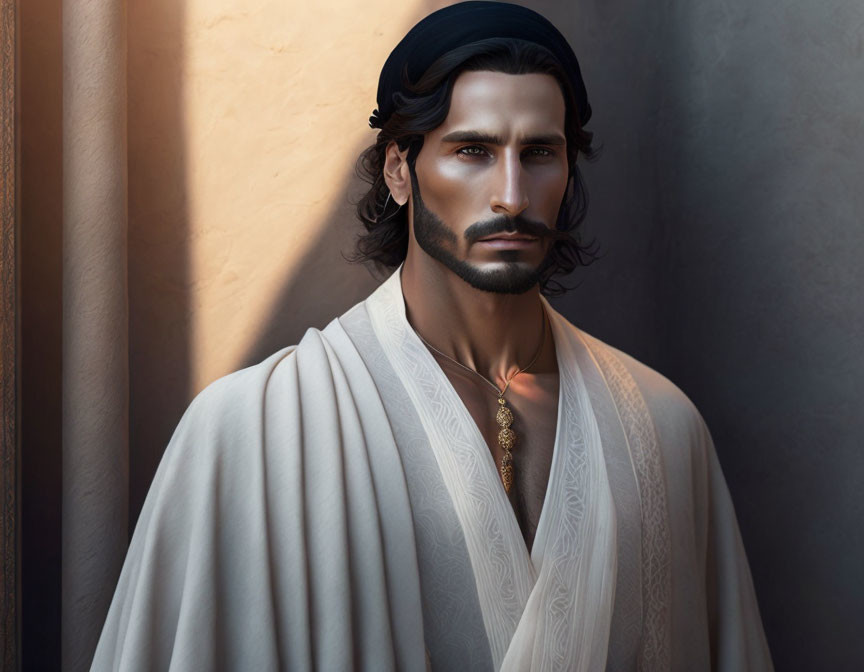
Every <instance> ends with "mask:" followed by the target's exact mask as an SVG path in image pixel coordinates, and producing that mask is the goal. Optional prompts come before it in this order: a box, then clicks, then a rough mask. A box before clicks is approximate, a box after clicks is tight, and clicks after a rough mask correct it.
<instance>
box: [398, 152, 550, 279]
mask: <svg viewBox="0 0 864 672" xmlns="http://www.w3.org/2000/svg"><path fill="white" fill-rule="evenodd" d="M408 172H409V173H410V174H411V187H412V196H413V199H414V237H415V238H416V240H417V244H418V245H419V246H420V248H421V249H422V250H423V251H424V252H425V253H426V254H428V255H429V256H430V257H432V258H433V259H435V260H436V261H438V262H440V263H441V264H443V265H444V266H445V267H446V268H447V269H449V270H450V271H452V272H453V273H454V274H456V275H457V276H458V277H460V278H462V280H464V281H465V282H467V283H468V284H469V285H470V286H471V287H473V288H474V289H478V290H480V291H482V292H492V293H494V294H524V293H525V292H527V291H529V290H530V289H532V288H533V287H534V286H535V285H537V284H538V283H539V282H540V278H541V277H542V273H543V270H544V269H545V267H546V264H547V263H548V261H549V256H550V252H551V250H552V246H551V245H549V248H548V250H547V252H546V256H545V257H544V259H543V261H542V262H541V263H540V264H539V265H538V266H537V267H533V268H532V267H529V268H526V267H525V265H524V264H521V263H519V261H520V259H521V255H522V252H521V251H520V250H499V251H498V252H497V253H498V255H499V257H500V259H501V261H502V262H504V264H503V265H499V267H498V268H495V269H492V270H480V269H478V268H477V267H475V266H474V265H472V264H471V263H470V262H467V261H464V260H462V259H459V258H458V257H456V256H455V255H454V254H453V252H452V251H451V250H453V249H456V248H457V246H458V243H459V239H458V237H457V236H456V234H455V233H454V232H453V231H451V230H450V229H449V228H448V227H447V226H446V225H445V224H444V222H443V221H442V220H441V219H440V218H439V217H438V216H437V215H436V214H435V213H434V212H432V211H431V210H429V209H428V208H427V207H426V205H425V204H424V203H423V197H422V196H421V195H420V185H419V184H418V182H417V173H416V172H415V170H414V166H413V165H411V164H410V163H409V164H408ZM514 219H515V220H516V224H515V226H514V228H513V229H510V228H508V229H507V230H522V231H524V232H526V233H531V235H535V234H536V233H537V231H536V229H532V230H531V231H526V230H525V229H524V228H521V227H520V226H519V223H518V220H519V218H518V217H517V218H514ZM486 235H488V234H486ZM481 237H482V236H481Z"/></svg>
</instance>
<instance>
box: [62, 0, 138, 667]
mask: <svg viewBox="0 0 864 672" xmlns="http://www.w3.org/2000/svg"><path fill="white" fill-rule="evenodd" d="M62 11H63V404H62V405H63V423H62V430H63V500H62V506H63V513H62V527H63V531H62V558H63V559H62V573H61V584H62V585H61V601H62V606H61V658H62V667H63V670H64V672H78V671H79V670H82V671H83V670H88V669H89V667H90V662H91V660H92V657H93V652H94V651H95V648H96V644H97V642H98V640H99V635H100V632H101V629H102V625H103V623H104V621H105V615H106V614H107V612H108V607H109V605H110V603H111V597H112V595H113V592H114V587H115V585H116V583H117V578H118V576H119V574H120V569H121V568H122V565H123V559H124V557H125V554H126V547H127V540H128V509H129V329H128V322H129V306H128V303H129V302H128V289H127V192H128V179H127V133H126V3H125V0H89V1H88V2H79V1H77V0H64V2H63V8H62Z"/></svg>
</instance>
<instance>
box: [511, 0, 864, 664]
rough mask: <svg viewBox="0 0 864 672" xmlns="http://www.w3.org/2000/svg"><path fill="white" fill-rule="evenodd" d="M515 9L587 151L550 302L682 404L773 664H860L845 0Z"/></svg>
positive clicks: (851, 27) (854, 229)
mask: <svg viewBox="0 0 864 672" xmlns="http://www.w3.org/2000/svg"><path fill="white" fill-rule="evenodd" d="M526 4H530V6H532V7H534V8H536V9H538V10H539V11H541V12H544V13H545V14H547V15H548V16H550V18H553V17H554V20H555V22H556V23H557V24H558V25H559V26H560V27H561V28H562V30H564V31H565V32H566V33H567V35H568V37H569V38H570V39H571V41H572V43H573V46H574V49H575V50H576V52H577V55H578V56H579V59H580V63H581V64H582V68H583V74H584V77H585V80H586V84H587V87H588V92H589V99H590V101H591V104H592V107H593V109H594V116H593V118H592V120H591V122H590V123H589V125H588V129H589V130H593V131H595V132H596V139H597V140H599V141H601V142H602V143H603V144H604V147H605V149H604V154H603V156H602V158H601V159H600V160H599V161H598V162H596V163H593V164H586V165H584V167H583V174H584V175H585V177H586V181H587V184H588V188H589V191H590V195H591V208H590V212H589V219H588V221H587V223H586V233H587V234H588V236H589V238H590V237H594V238H596V239H597V240H598V242H599V243H600V244H601V245H602V247H603V249H604V250H605V251H606V253H607V256H606V257H605V258H604V259H601V260H600V261H598V262H597V263H595V264H593V265H592V266H591V267H590V268H588V269H584V270H583V271H581V272H577V273H576V274H574V276H573V278H579V279H582V284H581V285H580V287H579V288H578V289H577V290H576V291H574V292H571V293H570V294H569V295H567V296H566V297H563V298H562V299H560V300H554V301H553V303H554V304H555V305H556V307H558V308H559V309H560V310H562V312H564V313H565V314H566V315H567V316H568V317H569V318H570V319H571V320H572V321H573V322H574V323H576V324H578V325H579V326H581V327H582V328H584V329H585V330H587V331H589V332H590V333H593V334H594V335H596V336H598V337H600V338H602V339H604V340H606V341H607V342H609V343H611V344H613V345H616V346H617V347H620V348H621V349H623V350H625V351H627V352H629V353H631V354H633V355H634V356H636V357H637V358H639V359H641V360H642V361H644V362H645V363H647V364H649V365H651V366H653V367H654V368H656V369H658V370H659V371H661V372H662V373H664V374H665V375H666V376H667V377H669V378H670V379H671V380H672V381H673V382H675V383H676V384H677V385H678V386H679V387H681V389H683V390H684V391H685V392H686V393H687V394H688V396H689V397H690V398H691V399H692V400H693V401H694V403H695V404H696V406H697V407H698V408H699V409H700V411H701V412H702V414H703V416H704V417H705V419H706V421H707V423H708V426H709V428H710V429H711V432H712V435H713V438H714V441H715V444H716V447H717V451H718V454H719V457H720V461H721V463H722V466H723V469H724V472H725V474H726V477H727V480H728V483H729V488H730V490H731V492H732V496H733V499H734V502H735V506H736V510H737V513H738V517H739V522H740V526H741V531H742V535H743V537H744V543H745V545H746V548H747V552H748V557H749V559H750V565H751V569H752V572H753V579H754V583H755V585H756V590H757V593H758V597H759V602H760V607H761V611H762V616H763V620H764V624H765V629H766V632H767V636H768V639H769V643H770V645H771V648H772V654H773V656H774V661H775V665H776V667H777V669H778V670H782V671H785V670H808V671H809V670H862V669H864V580H862V570H864V520H862V518H864V517H862V510H864V505H862V502H864V497H862V495H861V492H860V490H861V487H862V482H864V450H862V448H864V439H862V436H864V404H862V391H864V389H862V388H864V383H862V381H864V355H862V349H864V294H862V289H861V288H862V284H864V271H862V266H861V258H862V256H864V227H862V220H864V122H862V116H864V3H861V2H860V0H857V1H852V0H846V1H843V0H827V1H826V2H816V0H810V1H809V2H800V1H799V2H784V3H777V2H773V1H771V0H751V1H748V0H730V1H729V2H716V1H702V2H675V3H669V2H659V3H648V2H643V3H639V2H635V1H633V0H631V1H630V2H615V3H608V2H605V3H604V2H596V3H592V2H580V3H578V5H576V7H577V9H576V11H570V12H563V11H562V9H561V7H562V5H561V3H553V2H532V3H526Z"/></svg>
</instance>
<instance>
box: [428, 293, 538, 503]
mask: <svg viewBox="0 0 864 672" xmlns="http://www.w3.org/2000/svg"><path fill="white" fill-rule="evenodd" d="M546 320H547V316H546V310H545V309H544V310H543V339H542V340H541V341H540V347H539V348H537V352H536V353H534V358H533V359H532V360H531V363H530V364H528V366H525V367H523V368H521V369H519V370H518V371H517V372H516V373H514V374H513V375H512V376H510V378H509V379H508V380H507V383H506V384H505V385H504V389H503V390H499V389H498V386H497V385H496V384H495V383H493V382H492V381H491V380H489V379H488V378H487V377H486V376H484V375H483V374H482V373H480V372H479V371H475V370H474V369H472V368H470V367H468V366H465V365H464V364H462V363H461V362H457V361H456V360H455V359H453V358H452V357H450V356H448V355H445V354H444V353H443V352H441V351H440V350H439V349H438V348H436V347H435V346H434V345H432V344H431V343H429V342H428V341H427V340H426V339H425V338H423V337H422V336H420V334H419V333H418V332H416V330H415V333H417V335H418V336H420V340H421V341H423V342H424V343H425V344H426V345H427V346H428V347H429V348H431V349H432V350H434V351H435V352H437V353H438V354H439V355H441V356H442V357H445V358H446V359H449V360H450V361H451V362H453V363H454V364H456V365H457V366H460V367H462V368H463V369H465V370H466V371H470V372H471V373H474V374H476V375H478V376H480V377H481V378H482V379H483V380H485V381H486V382H487V383H489V384H490V385H491V386H492V387H493V388H494V389H495V392H496V393H497V394H498V404H499V406H498V410H497V412H496V413H495V422H497V423H498V427H500V429H499V430H498V446H499V447H500V448H501V449H502V450H503V451H504V456H503V457H502V458H501V468H500V471H501V483H502V484H503V485H504V492H506V493H508V494H509V493H510V488H511V487H513V446H514V445H516V432H514V431H513V430H512V429H511V428H510V425H511V424H513V411H511V410H510V409H509V408H508V407H507V400H506V399H504V393H505V392H506V391H507V388H508V387H510V381H512V380H513V379H514V378H515V377H516V376H518V375H519V374H520V373H522V372H523V371H525V370H527V369H530V368H531V367H532V366H533V365H534V362H536V361H537V358H538V357H539V356H540V353H541V352H542V351H543V346H544V345H545V344H546Z"/></svg>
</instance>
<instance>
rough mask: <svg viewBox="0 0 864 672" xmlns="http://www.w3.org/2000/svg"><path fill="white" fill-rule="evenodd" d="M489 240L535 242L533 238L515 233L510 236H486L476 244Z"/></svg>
mask: <svg viewBox="0 0 864 672" xmlns="http://www.w3.org/2000/svg"><path fill="white" fill-rule="evenodd" d="M489 240H527V241H531V240H537V238H535V237H534V236H526V235H525V234H524V233H517V234H512V235H507V234H498V235H495V236H487V237H486V238H480V239H479V240H478V241H477V242H478V243H485V242H487V241H489Z"/></svg>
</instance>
